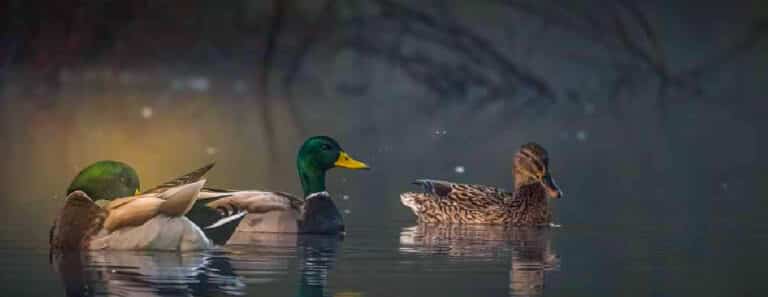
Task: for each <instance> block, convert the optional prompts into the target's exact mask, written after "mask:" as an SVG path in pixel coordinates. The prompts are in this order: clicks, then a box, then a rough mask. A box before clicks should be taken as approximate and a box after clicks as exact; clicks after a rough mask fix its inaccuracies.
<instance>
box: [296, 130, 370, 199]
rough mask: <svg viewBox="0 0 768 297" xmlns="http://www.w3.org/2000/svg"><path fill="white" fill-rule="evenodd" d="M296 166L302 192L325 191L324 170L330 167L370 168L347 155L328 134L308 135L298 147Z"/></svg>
mask: <svg viewBox="0 0 768 297" xmlns="http://www.w3.org/2000/svg"><path fill="white" fill-rule="evenodd" d="M296 167H297V169H298V171H299V178H301V185H302V187H303V188H304V194H305V195H309V194H311V193H316V192H322V191H325V172H326V171H328V170H329V169H331V168H335V167H339V168H347V169H370V167H368V165H366V164H365V163H363V162H360V161H357V160H355V159H353V158H352V157H350V156H349V154H347V153H346V152H345V151H344V150H343V149H342V148H341V146H340V145H339V143H338V142H337V141H336V140H334V139H333V138H330V137H328V136H314V137H310V138H309V139H307V140H306V141H304V144H303V145H302V146H301V148H300V149H299V154H298V156H297V158H296Z"/></svg>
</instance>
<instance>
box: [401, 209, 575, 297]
mask: <svg viewBox="0 0 768 297" xmlns="http://www.w3.org/2000/svg"><path fill="white" fill-rule="evenodd" d="M551 232H552V231H551V229H549V228H537V227H505V226H492V225H427V224H419V225H417V226H412V227H407V228H403V230H402V231H401V233H400V252H402V253H420V254H430V255H446V256H452V257H486V258H487V257H508V256H509V255H510V254H511V265H510V269H509V295H510V296H541V295H542V294H543V290H544V281H545V272H548V271H553V270H558V269H559V264H560V260H559V257H558V256H557V254H556V253H555V251H554V250H553V248H552V244H551V239H550V236H551Z"/></svg>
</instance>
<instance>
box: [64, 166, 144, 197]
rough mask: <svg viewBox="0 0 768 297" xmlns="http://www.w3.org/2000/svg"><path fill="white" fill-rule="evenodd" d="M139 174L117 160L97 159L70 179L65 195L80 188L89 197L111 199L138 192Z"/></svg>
mask: <svg viewBox="0 0 768 297" xmlns="http://www.w3.org/2000/svg"><path fill="white" fill-rule="evenodd" d="M139 188H140V184H139V175H138V174H136V170H134V169H133V168H132V167H131V166H129V165H128V164H125V163H123V162H118V161H111V160H105V161H98V162H96V163H93V164H91V165H89V166H88V167H85V169H83V170H81V171H80V173H78V174H77V176H76V177H75V178H74V179H73V180H72V183H70V184H69V188H67V195H69V194H70V193H72V192H74V191H77V190H80V191H83V192H85V193H86V194H88V196H89V197H91V199H93V200H94V201H96V200H101V199H105V200H112V199H115V198H120V197H128V196H133V195H136V194H138V193H139Z"/></svg>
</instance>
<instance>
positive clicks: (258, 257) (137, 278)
mask: <svg viewBox="0 0 768 297" xmlns="http://www.w3.org/2000/svg"><path fill="white" fill-rule="evenodd" d="M251 239H253V240H254V241H253V242H251V244H249V245H244V246H233V247H232V248H231V249H229V248H228V249H227V250H226V251H221V250H218V251H217V250H214V251H207V252H201V253H173V252H147V251H143V252H129V251H91V252H88V251H83V252H79V251H78V252H71V253H70V252H54V253H52V255H51V261H52V264H53V267H54V269H55V270H56V272H58V274H59V276H60V278H61V280H62V282H63V284H64V289H65V293H66V296H68V297H81V296H83V297H85V296H222V295H248V290H247V289H248V288H247V286H246V284H247V283H258V284H265V283H269V282H272V281H275V280H276V279H277V278H279V277H286V275H287V271H288V269H289V267H290V266H291V262H292V261H290V259H291V258H293V255H296V258H295V259H296V260H297V261H298V262H299V263H298V269H299V272H300V278H299V283H298V284H297V289H296V293H295V295H296V296H300V297H316V296H323V297H326V296H331V295H330V293H329V292H328V274H329V272H330V271H331V270H332V269H333V266H334V264H335V261H336V255H337V251H338V248H339V246H340V243H341V240H342V238H341V237H340V236H320V235H295V234H293V235H287V236H280V235H277V234H264V235H263V236H261V237H259V238H251ZM252 272H253V273H252ZM264 272H267V273H264ZM238 273H239V274H240V275H238ZM251 291H257V292H258V288H251ZM340 294H345V295H344V296H356V295H357V294H354V293H352V294H351V295H350V293H349V292H346V293H340Z"/></svg>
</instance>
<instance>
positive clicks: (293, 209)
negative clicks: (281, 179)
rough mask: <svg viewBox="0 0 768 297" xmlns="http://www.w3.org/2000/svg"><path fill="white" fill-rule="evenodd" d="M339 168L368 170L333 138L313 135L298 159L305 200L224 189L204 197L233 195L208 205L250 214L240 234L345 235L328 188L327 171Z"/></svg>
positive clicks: (240, 228) (202, 194) (340, 217)
mask: <svg viewBox="0 0 768 297" xmlns="http://www.w3.org/2000/svg"><path fill="white" fill-rule="evenodd" d="M336 167H338V168H347V169H369V167H368V165H366V164H365V163H363V162H360V161H357V160H355V159H353V158H352V157H350V156H349V154H347V153H346V152H345V151H344V150H343V149H342V148H341V146H340V145H339V143H338V142H337V141H336V140H334V139H333V138H330V137H328V136H314V137H310V138H308V139H307V140H306V141H304V144H303V145H302V146H301V148H299V152H298V155H297V157H296V169H297V171H298V176H299V180H300V181H301V187H302V189H303V190H304V196H303V197H304V198H303V199H302V198H298V197H296V196H294V195H291V194H288V193H283V192H269V191H239V190H221V189H204V190H203V191H202V192H201V197H216V196H221V195H230V196H229V197H224V198H221V199H218V200H216V201H213V202H211V203H208V204H207V205H208V206H209V207H212V208H215V209H224V210H228V209H242V210H245V211H247V212H248V215H246V217H245V218H244V219H243V221H242V222H240V225H239V226H238V227H237V232H238V233H244V234H248V233H252V232H278V233H314V234H337V233H342V232H344V219H343V217H342V216H341V213H339V210H338V209H337V208H336V204H335V203H334V202H333V200H332V199H331V195H330V194H329V193H328V192H327V191H326V188H325V173H326V171H328V170H330V169H332V168H336ZM246 242H247V240H246Z"/></svg>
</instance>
